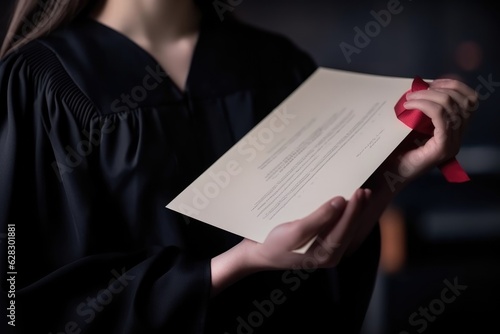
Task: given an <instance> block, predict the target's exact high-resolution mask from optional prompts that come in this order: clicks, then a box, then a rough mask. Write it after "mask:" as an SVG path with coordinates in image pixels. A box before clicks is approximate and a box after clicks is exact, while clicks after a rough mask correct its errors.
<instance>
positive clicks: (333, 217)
mask: <svg viewBox="0 0 500 334" xmlns="http://www.w3.org/2000/svg"><path fill="white" fill-rule="evenodd" d="M369 196H370V191H369V190H367V189H365V190H363V189H358V190H357V191H356V192H355V193H354V194H353V195H352V196H351V198H350V199H349V201H346V200H345V199H344V198H342V197H335V198H333V199H332V200H330V201H328V202H326V203H324V204H323V205H321V206H320V207H319V208H318V209H316V210H315V211H314V212H312V213H311V214H309V215H308V216H306V217H304V218H302V219H298V220H295V221H292V222H287V223H283V224H281V225H278V226H276V227H275V228H274V229H273V230H272V231H271V232H270V233H269V235H268V237H267V238H266V240H265V241H264V242H263V243H258V242H255V241H251V240H248V239H244V240H243V241H242V242H241V243H239V244H238V245H236V246H235V247H233V248H231V249H230V250H228V251H227V252H225V253H223V254H221V255H219V256H217V257H215V258H213V259H212V263H211V267H212V295H215V294H217V293H218V292H220V291H221V290H222V289H224V288H225V287H227V286H228V285H230V284H232V283H234V282H235V281H237V280H239V279H241V278H243V277H244V276H247V275H249V274H251V273H255V272H258V271H263V270H276V269H301V268H306V269H311V263H313V264H314V266H316V267H317V268H326V267H334V266H336V265H337V264H338V263H339V262H340V260H341V258H342V256H343V254H344V252H345V251H346V249H347V248H348V246H349V244H350V242H351V240H353V237H354V236H355V234H356V231H357V230H358V227H359V226H358V225H359V224H360V222H361V220H360V219H358V218H359V216H360V213H361V212H362V211H363V209H364V208H365V206H366V205H367V202H368V198H369ZM314 237H316V240H315V241H314V242H313V244H312V245H311V246H310V247H309V248H308V250H307V251H306V252H305V253H303V254H302V253H298V252H296V251H295V250H297V249H299V248H300V247H302V246H304V245H305V244H306V243H308V242H309V241H310V240H311V239H312V238H314Z"/></svg>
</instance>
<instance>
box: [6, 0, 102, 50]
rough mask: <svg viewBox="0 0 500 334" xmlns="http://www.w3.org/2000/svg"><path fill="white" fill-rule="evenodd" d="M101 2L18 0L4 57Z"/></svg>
mask: <svg viewBox="0 0 500 334" xmlns="http://www.w3.org/2000/svg"><path fill="white" fill-rule="evenodd" d="M98 1H99V0H17V1H16V3H15V6H14V10H13V12H12V17H11V20H10V24H9V26H8V28H7V32H6V34H5V38H4V40H3V43H2V47H1V49H0V58H3V57H4V56H5V55H6V54H7V53H9V52H10V51H12V50H14V49H16V48H19V47H20V46H23V45H24V44H26V43H28V42H29V41H31V40H33V39H35V38H39V37H43V36H45V35H47V34H49V33H50V32H51V31H54V30H55V29H57V28H59V27H61V26H63V25H65V24H67V23H69V22H71V21H72V20H73V19H74V18H75V17H76V16H77V15H78V14H79V13H81V12H82V11H84V10H87V9H88V8H89V7H90V5H91V4H94V5H95V4H96V3H97V2H98Z"/></svg>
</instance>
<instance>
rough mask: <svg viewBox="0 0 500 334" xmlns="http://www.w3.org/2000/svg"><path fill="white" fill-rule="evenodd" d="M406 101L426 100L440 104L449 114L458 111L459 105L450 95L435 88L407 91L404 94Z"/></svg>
mask: <svg viewBox="0 0 500 334" xmlns="http://www.w3.org/2000/svg"><path fill="white" fill-rule="evenodd" d="M406 99H407V100H408V101H412V100H428V101H432V102H434V103H437V104H439V105H441V106H442V107H443V108H444V110H446V112H447V113H448V114H449V115H454V114H456V113H458V111H459V110H458V109H459V105H457V102H456V101H455V100H454V99H453V97H452V96H450V95H449V94H446V93H445V92H442V91H437V90H435V89H428V90H420V91H418V92H413V93H409V94H407V95H406Z"/></svg>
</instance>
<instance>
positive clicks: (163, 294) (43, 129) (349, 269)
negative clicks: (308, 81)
mask: <svg viewBox="0 0 500 334" xmlns="http://www.w3.org/2000/svg"><path fill="white" fill-rule="evenodd" d="M315 68H316V65H315V63H314V62H313V61H312V59H311V58H310V57H309V56H308V55H307V54H306V53H304V52H303V51H302V50H300V49H299V48H297V47H296V46H295V45H294V44H293V43H291V42H290V41H289V40H288V39H287V38H285V37H283V36H279V35H277V34H274V33H270V32H265V31H261V30H259V29H256V28H255V27H251V26H248V25H245V24H242V23H238V22H236V21H230V20H226V21H225V22H224V24H219V25H214V24H208V23H204V24H203V25H202V29H201V34H200V37H199V41H198V44H197V46H196V49H195V53H194V57H193V60H192V64H191V68H190V72H189V77H188V83H187V88H186V90H185V91H184V92H181V91H180V90H179V89H178V88H177V87H176V86H175V84H174V83H173V82H172V81H171V80H170V78H169V77H168V76H167V75H166V73H165V72H164V71H163V70H162V68H161V67H160V65H159V64H158V63H157V62H156V61H155V59H153V58H152V57H151V56H150V55H149V54H148V53H147V52H146V51H145V50H143V49H141V48H140V47H139V46H138V45H136V44H134V43H133V42H132V41H131V40H130V39H127V38H126V37H125V36H124V35H122V34H120V33H118V32H116V31H114V30H112V29H110V28H108V27H106V26H104V25H102V24H100V23H98V22H96V21H94V20H91V19H86V18H83V19H78V20H76V21H75V22H74V23H73V24H71V25H70V26H69V27H66V28H65V29H60V30H59V31H56V32H54V33H52V34H51V35H50V36H49V37H45V38H43V39H39V40H35V41H31V42H30V43H29V44H27V45H26V46H24V47H22V48H21V49H20V50H18V51H16V52H14V53H12V54H10V55H9V56H7V57H6V58H5V59H4V60H3V61H2V62H1V67H0V94H1V95H0V163H1V165H0V224H1V233H3V240H2V245H3V247H2V249H1V252H2V253H1V261H2V263H3V266H2V272H1V273H2V277H1V284H2V292H3V293H4V294H3V303H4V304H3V305H2V309H3V310H5V309H6V307H7V305H10V304H7V303H10V301H11V300H13V299H12V298H5V297H7V296H6V295H5V293H6V292H7V291H8V290H9V288H10V284H9V283H8V282H7V278H9V277H10V276H9V275H7V274H6V272H8V271H9V270H8V269H9V268H7V267H6V264H7V261H6V259H7V254H6V252H7V247H5V246H6V245H7V239H6V236H7V231H8V226H9V224H13V226H15V242H16V243H15V250H16V254H15V256H16V258H15V261H16V262H15V268H14V269H15V271H16V272H17V274H16V275H15V290H16V294H15V299H14V300H15V314H16V322H15V324H16V329H17V330H18V332H20V333H35V332H36V333H61V332H62V333H122V334H128V333H202V332H206V333H221V334H223V333H230V334H232V333H299V332H301V331H302V330H303V329H307V332H309V333H318V332H322V333H323V332H324V333H336V332H337V333H338V332H344V333H346V332H356V331H357V330H358V329H359V327H360V326H361V323H362V320H363V314H364V312H365V310H366V307H367V305H368V301H369V298H370V293H371V289H372V286H373V281H374V278H375V273H376V268H377V262H378V254H379V249H378V247H379V244H378V241H379V240H378V234H377V233H378V231H377V230H376V231H374V233H373V235H372V236H371V237H370V238H369V240H368V241H367V242H366V243H365V244H364V246H363V247H362V248H361V249H360V250H359V251H358V252H357V253H356V254H354V255H353V256H352V257H351V258H349V259H346V260H345V261H343V262H342V263H341V265H340V266H339V267H338V268H337V269H335V270H314V269H311V270H310V271H309V272H307V271H275V272H266V273H260V274H257V275H253V276H251V277H248V278H246V279H244V280H243V281H241V282H239V283H237V284H235V285H234V286H232V287H230V288H229V289H227V290H226V291H224V292H223V293H222V294H221V295H219V296H218V297H216V298H214V299H210V298H209V290H210V266H209V265H210V258H211V257H213V256H215V255H216V254H218V253H220V252H222V251H224V250H226V249H228V248H229V247H231V246H232V245H234V244H235V243H237V242H238V241H239V240H240V239H239V238H238V237H236V236H234V235H232V234H229V233H227V232H224V231H221V230H218V229H216V228H213V227H210V226H208V225H206V224H203V223H200V222H196V221H186V220H184V219H183V218H182V217H181V216H180V215H178V214H177V213H174V212H172V211H170V210H168V209H166V208H165V205H166V204H167V203H168V202H169V201H170V200H171V199H172V198H173V197H174V196H175V195H177V194H178V193H179V192H180V191H181V190H182V189H183V188H184V187H185V186H187V185H188V184H189V183H190V182H191V181H192V180H193V179H194V178H195V177H196V176H198V175H199V174H200V173H201V172H202V171H203V170H204V169H205V168H207V167H208V166H209V165H210V164H211V163H212V162H214V161H215V159H217V158H218V157H219V156H221V155H222V154H223V153H224V152H225V151H226V150H227V149H228V148H230V147H231V146H232V145H233V144H234V143H236V141H237V140H238V139H239V138H241V137H242V136H243V135H244V134H245V133H246V132H247V131H249V130H250V129H251V128H252V126H254V125H255V124H256V123H257V122H258V121H259V120H260V119H262V118H263V117H264V116H265V115H266V114H267V113H268V112H270V111H271V110H272V109H273V108H274V107H276V106H277V105H278V104H279V103H280V102H281V101H282V100H283V99H284V98H285V97H286V96H287V95H288V94H290V93H291V92H292V91H293V90H294V89H295V88H296V87H297V86H298V85H299V84H300V83H301V82H302V81H303V80H304V79H305V78H307V76H308V75H310V74H311V73H312V72H313V71H314V69H315ZM332 195H334V194H332ZM5 322H6V321H5V318H4V319H3V320H2V323H3V324H4V323H5ZM9 328H10V327H9ZM340 328H343V330H342V331H339V330H337V329H340ZM321 329H322V330H321Z"/></svg>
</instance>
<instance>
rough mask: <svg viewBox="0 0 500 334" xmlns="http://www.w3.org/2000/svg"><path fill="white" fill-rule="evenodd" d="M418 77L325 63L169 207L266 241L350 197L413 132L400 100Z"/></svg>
mask: <svg viewBox="0 0 500 334" xmlns="http://www.w3.org/2000/svg"><path fill="white" fill-rule="evenodd" d="M412 81H413V79H410V78H397V77H385V76H377V75H371V74H360V73H353V72H347V71H341V70H334V69H330V68H324V67H320V68H319V69H317V71H316V72H314V73H313V74H312V75H311V76H310V77H309V78H308V79H307V80H306V81H305V82H304V83H303V84H302V85H301V86H300V87H299V88H297V89H296V90H295V91H294V92H293V93H292V94H291V95H290V96H288V98H286V99H285V100H284V101H283V102H282V103H281V104H280V105H279V106H278V107H277V108H276V109H275V110H273V111H272V112H271V113H270V114H269V115H268V116H267V117H266V118H265V119H264V120H262V121H261V122H260V123H259V124H258V125H257V126H255V127H254V128H253V129H252V130H251V131H250V132H249V133H248V134H247V135H246V136H245V137H243V138H242V139H241V140H240V141H239V142H238V143H237V144H236V145H234V146H233V147H232V148H231V149H230V150H229V151H227V152H226V153H225V154H224V155H223V156H222V157H221V158H220V159H219V160H217V161H216V162H215V163H214V164H213V165H212V166H211V167H210V168H209V169H208V170H206V171H205V172H204V173H203V174H202V175H201V176H199V177H198V178H197V179H196V180H195V181H194V182H193V183H192V184H191V185H190V186H189V187H187V188H186V189H185V190H184V191H183V192H181V193H180V194H179V195H178V196H177V197H176V198H175V199H174V200H172V201H171V202H170V203H168V205H167V208H169V209H171V210H174V211H177V212H180V213H182V214H184V215H186V216H188V217H191V218H194V219H197V220H200V221H202V222H205V223H208V224H211V225H214V226H216V227H219V228H221V229H224V230H227V231H229V232H232V233H234V234H237V235H240V236H243V237H245V238H249V239H252V240H255V241H257V242H263V241H264V240H265V238H266V236H267V235H268V233H269V232H270V231H271V230H272V229H273V228H274V227H275V226H277V225H279V224H281V223H284V222H288V221H292V220H295V219H298V218H302V217H304V216H306V215H308V214H309V213H311V212H312V211H314V210H315V209H316V208H318V207H319V206H320V205H321V204H322V203H324V202H325V201H327V200H328V199H330V198H332V197H334V196H336V195H341V196H344V197H346V198H349V197H350V196H351V195H352V194H353V193H354V191H355V190H356V189H357V188H359V187H360V186H361V185H362V184H363V183H364V182H365V181H366V179H367V178H368V177H369V176H370V175H371V174H372V173H373V172H374V171H375V169H376V168H377V167H378V166H379V165H380V164H381V163H382V162H383V161H384V160H385V159H386V157H387V156H388V155H389V154H390V153H391V152H392V151H393V150H394V149H395V148H396V146H397V145H398V144H399V143H400V142H401V141H402V140H403V139H404V138H405V137H406V136H407V135H408V134H409V133H410V131H411V129H409V128H408V127H407V126H406V125H404V124H403V123H402V122H400V121H399V120H398V119H397V118H396V115H395V113H394V105H395V104H396V102H397V101H398V100H399V98H400V97H401V96H402V95H403V94H404V93H405V92H406V91H407V90H408V89H410V87H411V83H412ZM311 243H312V241H311V242H310V243H308V245H306V246H304V247H302V248H301V249H300V250H297V251H299V252H305V251H306V249H307V248H308V247H309V245H310V244H311Z"/></svg>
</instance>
